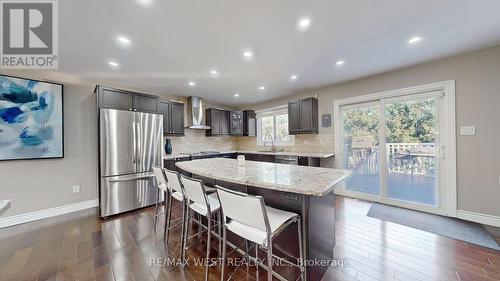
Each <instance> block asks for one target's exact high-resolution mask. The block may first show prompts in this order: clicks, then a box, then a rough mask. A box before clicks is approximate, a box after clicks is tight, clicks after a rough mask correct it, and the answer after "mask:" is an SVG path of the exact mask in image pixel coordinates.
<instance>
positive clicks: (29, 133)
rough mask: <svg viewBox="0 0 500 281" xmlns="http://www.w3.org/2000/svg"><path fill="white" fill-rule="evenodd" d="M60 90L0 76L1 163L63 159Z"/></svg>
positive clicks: (29, 81)
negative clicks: (6, 161)
mask: <svg viewBox="0 0 500 281" xmlns="http://www.w3.org/2000/svg"><path fill="white" fill-rule="evenodd" d="M63 129H64V127H63V86H62V85H61V84H56V83H49V82H43V81H37V80H30V79H23V78H17V77H11V76H4V75H0V160H15V159H40V158H61V157H64V133H63Z"/></svg>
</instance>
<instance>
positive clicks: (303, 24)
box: [297, 17, 311, 30]
mask: <svg viewBox="0 0 500 281" xmlns="http://www.w3.org/2000/svg"><path fill="white" fill-rule="evenodd" d="M310 25H311V19H310V18H308V17H304V18H301V19H300V20H299V21H298V22H297V28H298V29H299V30H307V29H308V28H309V26H310Z"/></svg>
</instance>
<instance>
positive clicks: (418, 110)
mask: <svg viewBox="0 0 500 281" xmlns="http://www.w3.org/2000/svg"><path fill="white" fill-rule="evenodd" d="M437 109H438V107H437V97H418V96H417V97H410V98H408V97H406V98H396V99H391V100H385V101H384V114H385V116H384V117H385V118H384V119H385V147H386V149H385V155H386V163H387V164H386V176H387V177H386V181H387V197H388V198H392V199H398V200H404V201H409V202H413V203H419V204H427V205H430V206H436V205H437V203H438V194H439V193H438V188H439V186H438V174H439V170H438V162H437V150H436V148H437V147H439V143H438V138H437V134H438V111H437Z"/></svg>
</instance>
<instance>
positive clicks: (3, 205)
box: [0, 200, 10, 216]
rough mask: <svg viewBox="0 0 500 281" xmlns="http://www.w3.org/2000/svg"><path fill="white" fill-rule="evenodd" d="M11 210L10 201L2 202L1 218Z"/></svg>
mask: <svg viewBox="0 0 500 281" xmlns="http://www.w3.org/2000/svg"><path fill="white" fill-rule="evenodd" d="M9 208H10V200H0V216H1V215H2V214H3V213H5V211H7V209H9Z"/></svg>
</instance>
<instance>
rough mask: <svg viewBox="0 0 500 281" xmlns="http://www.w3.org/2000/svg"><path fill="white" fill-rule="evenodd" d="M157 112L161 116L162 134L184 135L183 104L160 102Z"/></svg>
mask: <svg viewBox="0 0 500 281" xmlns="http://www.w3.org/2000/svg"><path fill="white" fill-rule="evenodd" d="M158 108H159V112H160V113H161V114H163V134H164V135H183V134H184V104H183V103H181V102H175V101H161V102H160V103H159V106H158Z"/></svg>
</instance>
